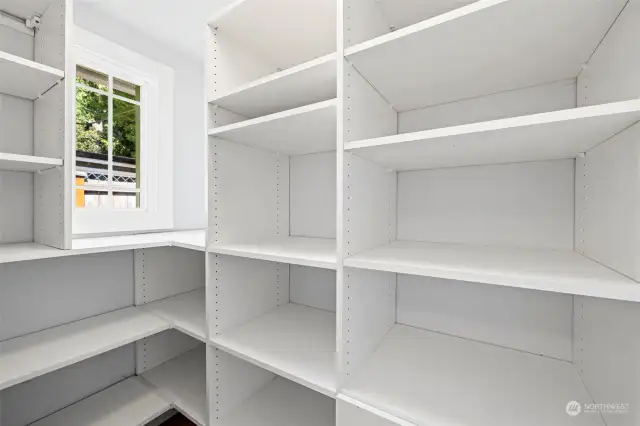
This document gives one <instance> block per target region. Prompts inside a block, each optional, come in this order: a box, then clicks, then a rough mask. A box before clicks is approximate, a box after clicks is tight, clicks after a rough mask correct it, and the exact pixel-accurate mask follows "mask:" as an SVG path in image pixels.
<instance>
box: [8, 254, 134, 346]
mask: <svg viewBox="0 0 640 426" xmlns="http://www.w3.org/2000/svg"><path fill="white" fill-rule="evenodd" d="M133 273H134V272H133V255H132V253H131V251H123V252H113V253H101V254H92V255H85V256H71V257H62V258H54V259H43V260H34V261H29V262H18V263H4V264H1V265H0V277H2V279H1V280H0V294H1V295H2V297H0V312H1V313H2V321H1V322H0V340H5V339H10V338H13V337H17V336H21V335H24V334H28V333H33V332H36V331H40V330H43V329H47V328H51V327H55V326H58V325H61V324H66V323H69V322H73V321H77V320H80V319H84V318H88V317H92V316H95V315H100V314H103V313H106V312H111V311H114V310H117V309H121V308H125V307H127V306H132V305H133V301H134V298H133V290H134V287H133Z"/></svg>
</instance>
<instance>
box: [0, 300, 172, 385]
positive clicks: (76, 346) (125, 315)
mask: <svg viewBox="0 0 640 426" xmlns="http://www.w3.org/2000/svg"><path fill="white" fill-rule="evenodd" d="M168 329H169V324H168V323H167V322H166V321H164V320H162V319H160V318H158V317H157V316H155V315H153V314H150V313H149V312H147V311H145V310H143V309H140V308H137V307H130V308H125V309H121V310H118V311H114V312H110V313H107V314H103V315H98V316H95V317H92V318H88V319H84V320H80V321H76V322H73V323H70V324H65V325H61V326H58V327H55V328H50V329H48V330H44V331H40V332H37V333H33V334H28V335H26V336H21V337H16V338H14V339H10V340H6V341H4V342H0V390H2V389H5V388H8V387H9V386H13V385H16V384H18V383H21V382H24V381H27V380H30V379H33V378H34V377H37V376H41V375H43V374H46V373H49V372H51V371H54V370H57V369H60V368H63V367H66V366H69V365H71V364H75V363H77V362H80V361H83V360H85V359H88V358H91V357H93V356H96V355H99V354H101V353H104V352H108V351H110V350H112V349H115V348H118V347H120V346H124V345H127V344H129V343H132V342H135V341H136V340H140V339H143V338H145V337H149V336H151V335H153V334H156V333H159V332H161V331H164V330H168Z"/></svg>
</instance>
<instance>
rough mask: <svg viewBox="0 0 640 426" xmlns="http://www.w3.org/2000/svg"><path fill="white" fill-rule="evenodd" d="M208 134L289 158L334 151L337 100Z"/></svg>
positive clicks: (230, 126) (212, 131)
mask: <svg viewBox="0 0 640 426" xmlns="http://www.w3.org/2000/svg"><path fill="white" fill-rule="evenodd" d="M209 135H211V136H216V137H219V138H222V139H226V140H229V141H232V142H238V143H241V144H244V145H249V146H253V147H256V148H262V149H268V150H270V151H277V152H282V153H284V154H287V155H302V154H311V153H315V152H326V151H335V150H336V100H335V99H331V100H328V101H322V102H318V103H315V104H311V105H306V106H303V107H300V108H295V109H290V110H287V111H283V112H279V113H276V114H271V115H267V116H264V117H260V118H254V119H252V120H246V121H241V122H239V123H234V124H229V125H227V126H221V127H216V128H213V129H210V130H209Z"/></svg>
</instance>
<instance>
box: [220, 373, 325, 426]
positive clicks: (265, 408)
mask: <svg viewBox="0 0 640 426" xmlns="http://www.w3.org/2000/svg"><path fill="white" fill-rule="evenodd" d="M320 401H322V402H320ZM334 405H335V404H334V401H333V400H332V399H330V398H322V397H321V396H319V395H318V394H317V393H316V392H314V391H312V390H310V389H307V388H305V387H303V386H300V385H297V384H295V383H293V382H291V381H289V380H286V379H283V378H281V377H277V378H275V379H274V380H272V381H271V382H270V383H269V384H268V385H267V386H266V387H264V388H262V389H261V390H259V391H258V392H256V393H255V394H254V395H252V396H251V398H249V399H248V400H247V401H245V402H244V403H243V404H242V405H241V406H240V407H238V408H236V409H235V410H234V411H233V412H231V413H230V414H229V415H228V416H225V417H224V418H223V419H222V420H220V421H218V422H217V423H216V424H219V425H220V426H246V425H260V426H283V425H286V426H289V425H305V426H335V421H334V420H335V408H334Z"/></svg>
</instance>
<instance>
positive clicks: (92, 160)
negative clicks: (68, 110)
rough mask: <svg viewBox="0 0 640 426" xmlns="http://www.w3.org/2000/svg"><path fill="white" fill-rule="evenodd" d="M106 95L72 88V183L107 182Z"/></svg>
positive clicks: (95, 183) (107, 133)
mask: <svg viewBox="0 0 640 426" xmlns="http://www.w3.org/2000/svg"><path fill="white" fill-rule="evenodd" d="M108 103H109V98H108V97H107V96H106V95H101V94H99V93H95V92H91V91H89V90H86V89H84V88H82V87H77V88H76V185H80V186H82V185H107V183H108V162H109V157H108V152H109V139H108V137H109V132H108V129H109V123H108V119H109V108H108Z"/></svg>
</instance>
